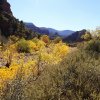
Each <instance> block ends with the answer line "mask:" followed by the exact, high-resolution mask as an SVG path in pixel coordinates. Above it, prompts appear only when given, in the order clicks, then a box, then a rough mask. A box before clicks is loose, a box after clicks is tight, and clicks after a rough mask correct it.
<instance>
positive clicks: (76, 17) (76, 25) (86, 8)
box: [8, 0, 100, 30]
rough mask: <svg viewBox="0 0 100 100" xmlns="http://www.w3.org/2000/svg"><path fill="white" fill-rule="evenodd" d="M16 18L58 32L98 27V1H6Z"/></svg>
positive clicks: (99, 5) (99, 1)
mask: <svg viewBox="0 0 100 100" xmlns="http://www.w3.org/2000/svg"><path fill="white" fill-rule="evenodd" d="M8 2H10V4H11V9H12V11H13V14H14V16H15V17H16V18H18V19H20V20H23V21H25V22H33V23H34V24H35V25H36V26H39V27H51V28H55V29H58V30H65V29H68V30H81V29H95V28H96V27H98V26H100V0H8Z"/></svg>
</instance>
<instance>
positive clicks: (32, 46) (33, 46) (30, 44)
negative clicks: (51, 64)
mask: <svg viewBox="0 0 100 100" xmlns="http://www.w3.org/2000/svg"><path fill="white" fill-rule="evenodd" d="M27 42H28V45H29V48H30V52H32V51H34V50H37V46H36V43H34V42H32V41H31V40H29V41H27Z"/></svg>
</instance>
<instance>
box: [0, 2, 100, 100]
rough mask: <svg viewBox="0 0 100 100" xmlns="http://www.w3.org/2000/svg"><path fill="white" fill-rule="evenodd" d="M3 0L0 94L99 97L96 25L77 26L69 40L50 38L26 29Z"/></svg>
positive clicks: (33, 99)
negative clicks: (94, 27)
mask: <svg viewBox="0 0 100 100" xmlns="http://www.w3.org/2000/svg"><path fill="white" fill-rule="evenodd" d="M3 3H5V4H6V3H7V1H6V0H1V1H0V100H100V29H99V28H98V29H96V31H86V30H83V31H82V33H81V32H80V31H79V32H76V34H77V33H78V34H77V36H76V34H73V35H72V36H71V37H70V36H69V39H72V40H73V41H70V40H68V38H66V39H67V42H68V43H64V42H62V40H61V38H60V37H56V38H55V39H54V40H50V38H49V36H47V35H40V34H38V33H37V32H32V31H31V30H29V29H27V28H26V27H25V25H24V22H23V21H19V20H18V19H16V18H15V17H14V16H13V15H12V12H11V11H10V8H9V7H8V8H9V9H4V7H5V6H3ZM7 4H8V3H7ZM8 5H9V4H8ZM65 42H66V41H65Z"/></svg>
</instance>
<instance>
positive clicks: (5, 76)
mask: <svg viewBox="0 0 100 100" xmlns="http://www.w3.org/2000/svg"><path fill="white" fill-rule="evenodd" d="M44 39H46V38H45V37H44ZM34 41H35V42H34ZM34 41H31V40H22V42H21V46H22V47H24V45H25V44H27V46H28V48H29V50H30V52H28V53H25V52H24V53H23V52H21V53H18V52H15V50H16V49H17V43H16V44H11V45H10V46H9V47H8V48H7V49H6V50H5V51H3V52H2V53H3V54H2V55H3V60H5V62H6V61H9V60H10V61H11V65H10V68H0V88H1V87H2V86H3V84H4V82H6V81H12V80H14V79H15V77H16V75H17V74H19V73H18V71H19V69H21V70H22V71H21V72H22V73H23V76H22V77H23V79H25V80H26V79H28V78H29V76H30V74H31V75H32V74H33V75H36V74H37V73H38V67H37V65H38V64H37V63H39V62H38V57H40V58H39V59H40V62H43V63H46V64H58V63H59V62H60V61H61V60H62V58H63V57H64V56H66V54H67V53H68V52H69V47H68V46H67V45H66V44H64V43H62V42H59V43H56V44H55V43H50V44H48V46H47V43H46V41H45V42H44V41H43V40H38V39H36V40H34ZM24 42H25V43H24ZM25 46H26V45H25ZM0 56H1V55H0ZM33 59H34V60H33Z"/></svg>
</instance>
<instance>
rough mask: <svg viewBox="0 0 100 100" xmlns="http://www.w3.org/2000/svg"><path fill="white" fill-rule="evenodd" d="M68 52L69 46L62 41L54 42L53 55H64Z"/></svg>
mask: <svg viewBox="0 0 100 100" xmlns="http://www.w3.org/2000/svg"><path fill="white" fill-rule="evenodd" d="M68 52H69V47H68V46H66V45H65V44H64V43H58V44H55V47H54V50H53V53H54V55H55V56H59V57H64V56H65V55H66V54H67V53H68Z"/></svg>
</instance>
